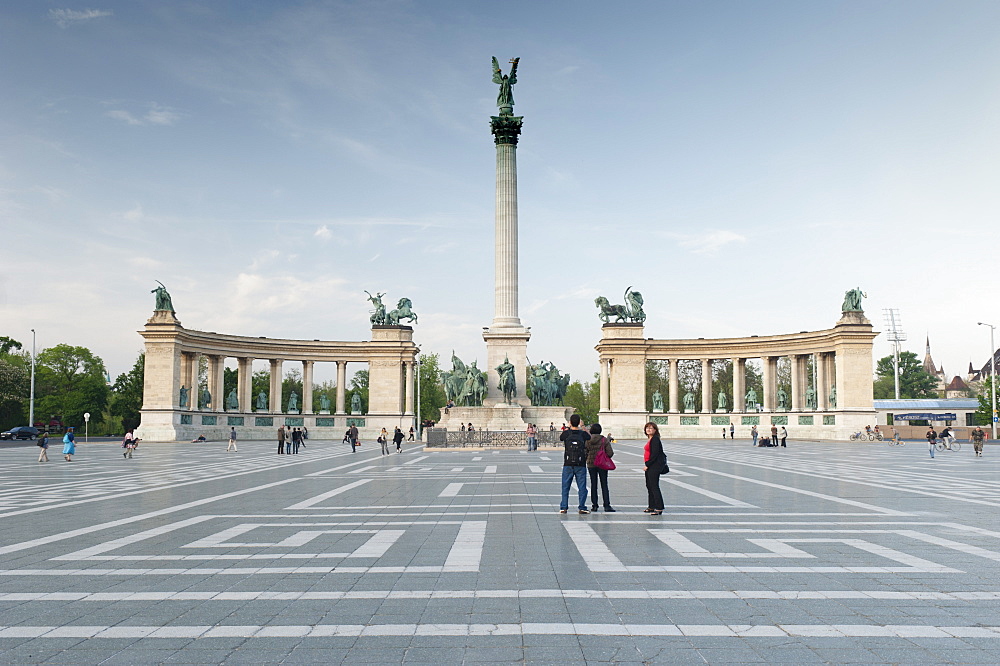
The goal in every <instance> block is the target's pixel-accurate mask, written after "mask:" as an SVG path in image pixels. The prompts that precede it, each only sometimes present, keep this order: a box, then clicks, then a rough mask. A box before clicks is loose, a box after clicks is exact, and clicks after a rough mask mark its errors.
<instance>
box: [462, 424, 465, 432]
mask: <svg viewBox="0 0 1000 666" xmlns="http://www.w3.org/2000/svg"><path fill="white" fill-rule="evenodd" d="M462 432H465V424H464V423H463V424H462Z"/></svg>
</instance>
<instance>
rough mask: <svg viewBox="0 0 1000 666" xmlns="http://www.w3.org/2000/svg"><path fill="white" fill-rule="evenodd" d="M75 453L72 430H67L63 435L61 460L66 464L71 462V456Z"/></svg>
mask: <svg viewBox="0 0 1000 666" xmlns="http://www.w3.org/2000/svg"><path fill="white" fill-rule="evenodd" d="M75 453H76V436H75V435H73V429H72V428H68V429H67V430H66V434H65V435H63V458H65V459H66V462H73V454H75Z"/></svg>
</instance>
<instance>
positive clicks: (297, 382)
mask: <svg viewBox="0 0 1000 666" xmlns="http://www.w3.org/2000/svg"><path fill="white" fill-rule="evenodd" d="M292 391H295V392H296V393H297V394H298V396H299V403H298V404H299V406H298V411H300V412H301V411H302V371H301V370H299V369H298V368H293V369H291V370H289V371H288V372H286V373H285V378H284V379H283V380H281V409H282V411H284V412H286V413H287V412H288V399H289V398H290V397H291V395H292Z"/></svg>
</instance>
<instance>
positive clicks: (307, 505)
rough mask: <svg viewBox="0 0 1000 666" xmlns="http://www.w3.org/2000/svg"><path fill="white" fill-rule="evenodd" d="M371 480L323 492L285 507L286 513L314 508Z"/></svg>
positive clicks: (363, 480)
mask: <svg viewBox="0 0 1000 666" xmlns="http://www.w3.org/2000/svg"><path fill="white" fill-rule="evenodd" d="M362 469H365V468H362ZM355 471H356V472H360V471H361V470H355ZM372 480H373V479H361V480H360V481H353V482H351V483H348V484H347V485H344V486H340V487H339V488H334V489H333V490H331V491H329V492H325V493H323V494H321V495H316V497H313V498H310V499H307V500H305V501H303V502H299V503H298V504H293V505H291V506H290V507H287V508H286V511H288V510H293V509H308V508H311V507H313V506H316V505H317V504H319V503H320V502H322V501H324V500H327V499H330V498H331V497H336V496H337V495H340V494H341V493H346V492H347V491H348V490H353V489H354V488H357V487H359V486H363V485H365V484H366V483H369V482H371V481H372Z"/></svg>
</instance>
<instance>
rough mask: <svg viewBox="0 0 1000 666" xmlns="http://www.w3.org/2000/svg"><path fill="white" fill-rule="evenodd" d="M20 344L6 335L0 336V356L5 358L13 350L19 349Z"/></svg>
mask: <svg viewBox="0 0 1000 666" xmlns="http://www.w3.org/2000/svg"><path fill="white" fill-rule="evenodd" d="M20 348H21V343H20V342H18V341H17V340H15V339H14V338H8V337H7V336H6V335H0V356H7V355H8V354H10V353H11V352H12V351H14V350H15V349H20Z"/></svg>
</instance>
